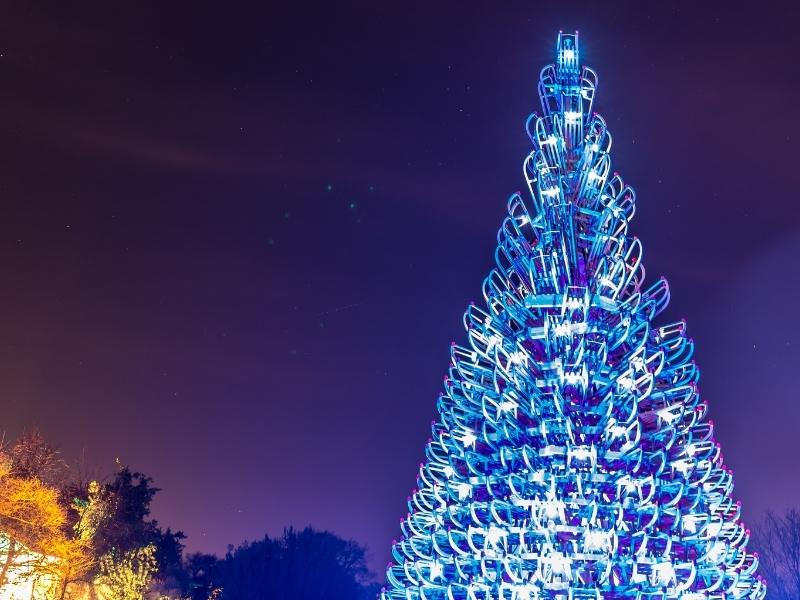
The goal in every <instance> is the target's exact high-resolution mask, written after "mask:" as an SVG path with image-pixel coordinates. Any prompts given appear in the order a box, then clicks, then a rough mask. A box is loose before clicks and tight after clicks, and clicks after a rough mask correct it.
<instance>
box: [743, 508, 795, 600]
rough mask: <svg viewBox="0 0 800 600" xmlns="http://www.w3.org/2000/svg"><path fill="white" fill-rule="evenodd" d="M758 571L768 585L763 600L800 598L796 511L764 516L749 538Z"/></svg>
mask: <svg viewBox="0 0 800 600" xmlns="http://www.w3.org/2000/svg"><path fill="white" fill-rule="evenodd" d="M752 543H753V546H754V547H755V548H757V549H758V550H759V552H760V564H761V570H762V572H763V573H764V577H765V578H766V579H767V581H768V582H769V588H768V590H767V600H797V599H798V598H800V511H798V510H797V509H796V508H791V509H789V510H787V511H786V512H785V513H783V514H775V513H774V512H768V513H767V514H766V515H765V516H764V518H763V519H762V520H761V523H759V527H758V529H757V530H756V533H755V534H754V535H753V542H752Z"/></svg>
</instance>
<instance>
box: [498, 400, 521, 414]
mask: <svg viewBox="0 0 800 600" xmlns="http://www.w3.org/2000/svg"><path fill="white" fill-rule="evenodd" d="M518 406H519V405H518V404H517V403H516V402H514V401H513V400H504V401H503V402H501V403H500V404H499V406H498V410H499V412H500V413H507V412H514V411H515V410H517V408H518Z"/></svg>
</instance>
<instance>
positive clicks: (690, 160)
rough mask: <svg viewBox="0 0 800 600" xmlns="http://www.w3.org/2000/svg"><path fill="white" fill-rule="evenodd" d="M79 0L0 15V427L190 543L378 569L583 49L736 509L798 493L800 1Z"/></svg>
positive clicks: (754, 508) (750, 511) (637, 229)
mask: <svg viewBox="0 0 800 600" xmlns="http://www.w3.org/2000/svg"><path fill="white" fill-rule="evenodd" d="M91 4H93V3H91V2H90V3H83V6H84V7H85V8H84V9H82V10H83V12H80V13H78V12H74V11H75V8H74V7H69V8H67V7H66V6H65V5H63V4H57V3H53V5H54V6H55V7H56V8H53V9H51V10H49V11H44V10H42V9H38V8H34V7H33V5H31V4H28V3H24V4H23V3H16V4H14V5H9V6H7V7H6V8H5V9H4V13H3V18H2V19H0V127H1V128H2V131H1V132H0V133H2V139H3V142H4V143H3V144H2V146H1V147H0V198H2V208H3V212H2V221H1V222H0V223H1V224H0V282H2V293H0V307H2V330H1V331H2V337H1V338H0V339H2V344H0V408H2V413H0V414H2V415H3V421H2V424H1V425H0V428H1V429H5V430H6V431H7V432H8V434H9V435H11V436H13V435H16V434H17V433H18V432H19V431H21V430H22V429H23V428H25V427H31V426H37V427H39V428H40V429H41V430H42V431H43V432H44V433H45V434H46V435H47V436H48V437H50V438H51V439H52V440H53V441H55V442H56V443H58V444H60V445H61V447H62V448H63V450H64V453H65V454H66V455H67V456H70V457H75V456H78V455H79V454H80V453H81V452H83V451H85V452H86V455H87V456H88V461H89V463H91V464H93V465H98V469H99V472H100V473H108V472H110V471H111V470H112V469H113V461H114V458H115V457H119V458H120V460H122V461H123V462H126V463H129V464H131V465H132V466H133V467H134V468H136V469H139V470H142V471H144V472H145V473H147V474H149V475H152V476H153V477H154V478H155V480H156V483H157V484H158V485H159V486H160V487H161V488H163V491H162V492H161V494H160V495H159V497H158V499H157V507H156V509H157V510H156V516H157V517H158V518H159V519H160V520H161V521H162V522H163V523H164V524H166V525H170V526H172V527H175V528H179V529H183V530H184V531H185V532H186V533H187V534H188V536H189V539H188V544H189V548H190V549H192V550H205V551H215V552H224V550H225V547H226V545H227V544H229V543H231V544H237V543H239V542H241V541H242V540H244V539H254V538H259V537H261V536H262V535H263V534H264V533H265V532H268V533H276V532H279V531H280V530H281V529H282V528H283V527H284V526H288V525H297V526H302V525H305V524H312V525H314V526H316V527H319V528H327V529H330V530H332V531H334V532H336V533H338V534H340V535H343V536H345V537H353V538H355V539H357V540H359V541H361V542H363V543H366V544H367V545H368V546H369V548H370V550H371V551H372V558H373V562H372V564H373V566H374V567H375V568H376V569H379V568H382V565H383V564H385V562H386V560H387V559H388V552H389V543H390V540H391V539H392V538H393V537H396V536H397V535H398V533H399V530H398V526H397V523H398V520H399V518H400V517H401V516H402V515H403V514H404V513H405V508H404V503H405V499H406V496H407V495H408V492H409V490H410V489H411V488H412V487H413V485H414V478H415V474H416V467H417V465H418V463H419V462H420V460H422V457H423V447H424V443H425V440H426V439H427V437H428V429H429V424H430V421H431V419H432V418H433V417H434V401H435V398H436V396H437V394H438V393H439V390H440V386H441V380H442V376H443V375H444V373H445V370H446V368H447V362H448V351H449V344H450V341H451V340H458V341H463V340H464V334H463V331H462V326H461V316H462V313H463V310H464V308H465V306H466V305H467V303H468V302H469V301H470V300H473V299H475V300H477V299H479V297H480V286H481V281H482V279H483V277H484V276H485V274H486V273H487V272H488V270H489V268H490V267H491V265H492V254H493V248H494V239H495V233H496V230H497V227H498V226H499V224H500V221H501V219H502V217H503V214H504V208H505V201H506V198H507V197H508V196H509V194H510V193H512V192H514V191H516V190H518V189H521V188H522V187H523V185H524V182H523V180H522V166H521V165H522V160H523V158H524V156H525V154H526V152H527V151H528V141H527V139H526V136H525V134H524V122H525V118H526V117H527V115H528V113H529V112H531V111H532V110H536V108H537V105H538V99H537V95H536V82H537V77H538V72H539V69H540V68H541V67H542V66H543V65H544V64H545V63H547V62H550V61H551V60H552V55H553V46H554V43H555V36H556V33H557V32H558V30H559V29H564V30H565V31H569V30H573V29H579V30H580V31H581V49H582V54H583V57H584V60H585V62H586V63H587V64H589V65H591V66H592V67H593V68H595V69H596V70H597V71H598V73H599V76H600V88H599V96H598V98H597V101H596V104H595V106H596V107H597V109H598V111H599V112H600V113H601V114H602V115H604V117H605V118H606V120H607V121H608V123H609V126H610V128H611V133H612V135H613V137H614V147H613V149H612V158H613V160H614V169H615V170H618V171H620V172H621V173H622V175H623V177H624V178H625V180H626V181H627V182H629V183H631V184H632V185H633V186H634V187H635V189H636V190H637V193H638V210H637V216H636V219H635V220H634V222H633V227H632V228H633V232H634V233H635V234H636V235H638V236H639V237H640V238H641V239H642V240H643V243H644V248H645V265H646V267H647V271H648V274H649V277H650V278H656V277H658V276H660V275H664V276H666V277H667V278H668V279H669V281H670V283H671V286H672V305H671V308H670V309H669V310H668V315H667V318H673V319H677V318H681V317H685V318H686V319H687V320H688V322H689V332H690V334H691V335H692V336H693V337H694V338H695V340H696V341H697V360H698V363H699V365H700V367H701V370H702V371H703V377H702V380H701V389H702V393H703V396H704V398H705V399H706V400H707V401H709V402H710V404H711V407H712V409H711V413H712V418H713V419H714V420H715V421H716V422H717V424H718V429H717V433H718V439H719V440H720V441H721V443H722V445H723V451H724V453H725V456H726V459H727V462H728V464H729V466H731V467H732V468H733V469H734V470H735V472H736V477H737V490H738V496H739V497H740V498H741V499H742V500H743V502H744V505H745V516H746V518H747V519H748V521H752V520H753V519H755V518H756V517H757V516H758V515H759V512H760V511H762V510H764V509H765V508H768V507H775V508H781V507H783V506H786V505H789V504H793V503H794V504H800V481H798V478H797V476H796V473H797V467H796V463H797V459H798V451H797V445H796V444H797V442H796V440H797V431H796V429H797V424H798V422H800V402H798V393H797V373H798V358H800V356H798V354H800V335H798V334H799V333H800V326H799V325H798V322H797V316H796V315H797V307H798V305H799V304H800V262H799V261H798V259H797V257H798V255H800V211H799V210H798V203H800V198H798V189H800V168H798V166H797V156H798V150H797V146H798V143H800V125H798V122H799V121H798V118H797V117H796V114H795V113H796V108H797V106H798V105H800V69H798V65H797V62H796V59H797V56H798V55H800V42H798V38H797V36H796V33H795V26H796V23H797V22H798V17H800V14H798V10H797V9H792V10H793V12H790V9H786V8H783V7H781V6H780V5H778V4H774V5H770V4H769V3H766V2H759V3H757V4H748V5H743V6H742V7H741V8H736V7H731V6H728V5H727V3H725V4H719V5H718V6H713V5H712V4H710V3H699V2H691V3H686V4H674V3H672V4H667V3H658V4H664V5H663V6H643V5H644V4H650V3H640V2H630V3H606V4H605V5H601V4H600V3H598V4H597V5H594V4H592V5H590V6H584V5H581V4H579V3H552V2H550V3H544V4H542V5H538V4H537V3H533V2H525V3H518V4H505V3H504V4H503V6H504V7H505V8H504V9H503V10H502V11H499V10H492V9H490V8H489V4H488V3H487V4H485V5H484V7H483V8H475V7H472V8H470V7H467V6H465V5H464V4H463V3H454V2H453V3H437V5H436V7H433V8H432V7H430V6H427V3H420V4H418V5H416V6H414V5H406V4H398V3H395V4H392V5H391V8H381V9H380V10H379V9H377V8H375V9H369V8H364V6H361V7H358V6H356V5H342V4H337V5H336V6H326V7H322V6H320V7H316V8H315V7H313V6H308V5H307V6H305V7H302V8H298V9H297V10H278V9H274V8H270V7H268V6H266V5H265V4H263V3H258V4H256V3H253V8H244V7H241V6H240V7H239V8H234V7H231V6H225V8H224V10H223V8H222V5H221V4H219V3H205V7H204V6H203V4H204V3H197V2H193V3H188V2H186V3H182V2H178V3H163V2H158V3H147V2H145V3H140V2H137V3H128V4H125V5H120V4H119V3H108V2H103V3H100V2H97V3H96V4H94V6H91V8H89V7H90V5H91ZM364 4H365V5H366V3H364ZM652 4H656V3H652ZM257 6H258V7H257Z"/></svg>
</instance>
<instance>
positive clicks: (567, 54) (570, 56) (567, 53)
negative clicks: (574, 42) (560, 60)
mask: <svg viewBox="0 0 800 600" xmlns="http://www.w3.org/2000/svg"><path fill="white" fill-rule="evenodd" d="M564 60H565V61H567V60H575V51H574V50H564Z"/></svg>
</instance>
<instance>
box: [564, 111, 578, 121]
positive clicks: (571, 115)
mask: <svg viewBox="0 0 800 600" xmlns="http://www.w3.org/2000/svg"><path fill="white" fill-rule="evenodd" d="M580 118H581V113H580V112H578V111H577V110H565V111H564V119H565V120H566V122H567V125H576V124H577V123H578V120H579V119H580Z"/></svg>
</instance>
